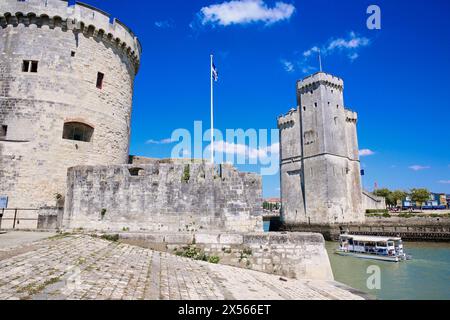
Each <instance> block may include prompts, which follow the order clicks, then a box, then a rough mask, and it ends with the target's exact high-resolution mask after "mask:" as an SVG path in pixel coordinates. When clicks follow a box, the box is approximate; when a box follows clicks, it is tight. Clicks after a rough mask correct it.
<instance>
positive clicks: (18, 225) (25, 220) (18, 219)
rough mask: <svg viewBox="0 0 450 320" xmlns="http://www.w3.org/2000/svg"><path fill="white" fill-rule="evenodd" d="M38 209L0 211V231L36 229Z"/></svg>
mask: <svg viewBox="0 0 450 320" xmlns="http://www.w3.org/2000/svg"><path fill="white" fill-rule="evenodd" d="M38 220H39V213H38V209H23V208H22V209H21V208H14V209H0V230H2V229H4V230H5V229H6V230H11V229H12V230H19V229H37V226H38Z"/></svg>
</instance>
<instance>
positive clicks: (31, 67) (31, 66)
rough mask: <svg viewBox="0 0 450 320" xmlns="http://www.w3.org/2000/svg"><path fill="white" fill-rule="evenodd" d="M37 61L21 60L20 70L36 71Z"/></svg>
mask: <svg viewBox="0 0 450 320" xmlns="http://www.w3.org/2000/svg"><path fill="white" fill-rule="evenodd" d="M38 64H39V62H38V61H31V60H23V63H22V72H33V73H36V72H38Z"/></svg>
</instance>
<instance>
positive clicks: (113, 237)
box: [100, 234, 119, 242]
mask: <svg viewBox="0 0 450 320" xmlns="http://www.w3.org/2000/svg"><path fill="white" fill-rule="evenodd" d="M100 238H102V239H103V240H108V241H112V242H117V241H119V235H118V234H104V235H102V236H101V237H100Z"/></svg>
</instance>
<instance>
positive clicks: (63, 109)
mask: <svg viewBox="0 0 450 320" xmlns="http://www.w3.org/2000/svg"><path fill="white" fill-rule="evenodd" d="M140 50H141V49H140V45H139V42H138V41H137V39H136V37H135V36H134V34H133V33H132V32H131V31H130V30H128V29H127V28H126V27H124V26H123V24H121V23H120V22H119V21H118V20H113V23H110V18H109V16H108V15H107V14H105V13H104V12H101V11H100V10H98V9H95V8H91V7H89V6H87V5H84V4H77V5H75V6H68V3H67V2H66V1H60V0H28V1H17V0H1V1H0V56H1V59H0V126H7V132H6V136H5V135H2V136H1V137H0V179H1V183H0V195H2V196H8V197H9V207H10V208H33V209H38V208H40V207H46V206H55V205H56V194H60V195H64V194H65V189H66V177H67V169H68V168H69V167H73V166H75V165H100V164H104V163H107V164H125V163H127V160H128V154H129V152H128V151H129V136H130V115H131V105H132V95H133V83H134V78H135V74H136V72H137V70H138V67H139V60H140ZM25 60H26V61H36V62H37V63H38V68H37V72H24V71H23V69H22V67H23V65H24V61H25ZM99 72H101V73H103V74H104V80H103V86H102V87H101V88H97V75H98V73H99ZM68 122H78V123H83V124H86V125H88V126H90V127H92V128H93V130H94V132H93V135H92V138H91V140H90V141H89V142H84V141H75V140H67V139H63V129H64V125H65V123H68Z"/></svg>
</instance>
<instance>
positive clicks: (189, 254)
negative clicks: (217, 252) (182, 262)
mask: <svg viewBox="0 0 450 320" xmlns="http://www.w3.org/2000/svg"><path fill="white" fill-rule="evenodd" d="M175 255H177V256H179V257H184V258H189V259H192V260H197V261H205V262H209V263H214V264H218V263H219V262H220V258H219V257H218V256H208V255H207V254H206V253H205V252H203V250H202V249H200V248H196V247H195V246H189V247H183V248H181V249H175Z"/></svg>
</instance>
